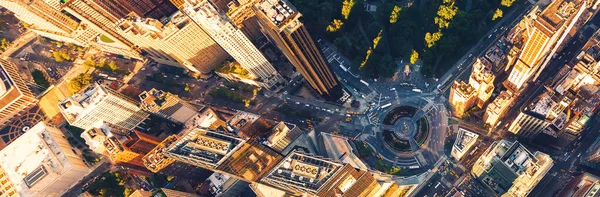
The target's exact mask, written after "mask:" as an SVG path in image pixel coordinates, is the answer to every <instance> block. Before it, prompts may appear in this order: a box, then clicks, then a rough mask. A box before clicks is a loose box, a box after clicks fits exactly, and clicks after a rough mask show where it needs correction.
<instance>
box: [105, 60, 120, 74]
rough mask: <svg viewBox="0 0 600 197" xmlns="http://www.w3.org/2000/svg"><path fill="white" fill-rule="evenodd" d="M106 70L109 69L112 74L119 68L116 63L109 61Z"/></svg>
mask: <svg viewBox="0 0 600 197" xmlns="http://www.w3.org/2000/svg"><path fill="white" fill-rule="evenodd" d="M108 68H110V70H111V71H112V72H115V71H117V70H119V66H117V63H115V62H114V61H110V62H109V63H108Z"/></svg>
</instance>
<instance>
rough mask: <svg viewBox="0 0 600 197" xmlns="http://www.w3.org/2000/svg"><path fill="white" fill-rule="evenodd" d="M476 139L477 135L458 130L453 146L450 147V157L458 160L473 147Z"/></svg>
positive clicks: (461, 129)
mask: <svg viewBox="0 0 600 197" xmlns="http://www.w3.org/2000/svg"><path fill="white" fill-rule="evenodd" d="M478 137H479V135H477V134H476V133H473V132H471V131H467V130H465V129H463V128H459V129H458V134H457V137H456V140H455V141H454V145H452V157H454V159H456V160H460V159H461V158H462V157H463V156H464V155H465V154H466V153H468V152H469V149H471V147H473V145H475V142H477V138H478Z"/></svg>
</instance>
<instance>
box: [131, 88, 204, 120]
mask: <svg viewBox="0 0 600 197" xmlns="http://www.w3.org/2000/svg"><path fill="white" fill-rule="evenodd" d="M139 97H140V100H141V107H142V109H144V110H146V111H147V112H150V113H152V114H155V115H158V116H160V117H162V118H164V119H167V120H170V121H173V122H175V123H179V124H183V123H185V122H186V121H187V120H189V119H190V118H192V117H193V116H195V115H196V114H197V113H198V109H196V107H194V106H192V105H191V104H189V103H187V102H186V101H184V100H183V99H181V98H179V97H178V96H177V95H174V94H171V93H170V92H165V91H162V90H157V89H154V88H152V89H151V90H149V91H144V92H142V93H141V94H140V95H139Z"/></svg>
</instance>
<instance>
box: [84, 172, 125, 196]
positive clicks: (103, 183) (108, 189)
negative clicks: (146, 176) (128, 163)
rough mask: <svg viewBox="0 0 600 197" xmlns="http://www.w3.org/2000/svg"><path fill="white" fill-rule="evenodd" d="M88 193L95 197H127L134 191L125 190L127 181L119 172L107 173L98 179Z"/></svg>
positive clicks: (91, 185)
mask: <svg viewBox="0 0 600 197" xmlns="http://www.w3.org/2000/svg"><path fill="white" fill-rule="evenodd" d="M87 191H88V192H89V193H90V194H92V195H95V196H102V197H109V196H110V197H113V196H116V197H125V196H129V195H130V194H131V193H133V191H132V190H131V189H129V190H127V189H126V188H125V180H123V177H122V174H121V173H119V172H113V173H109V172H105V173H103V174H102V175H101V176H100V177H99V178H98V179H96V180H95V181H94V182H92V183H91V184H90V186H89V187H88V189H87Z"/></svg>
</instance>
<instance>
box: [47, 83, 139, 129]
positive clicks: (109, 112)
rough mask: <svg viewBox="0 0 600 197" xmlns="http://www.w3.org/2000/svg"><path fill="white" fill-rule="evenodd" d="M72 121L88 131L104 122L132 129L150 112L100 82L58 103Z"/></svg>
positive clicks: (70, 122)
mask: <svg viewBox="0 0 600 197" xmlns="http://www.w3.org/2000/svg"><path fill="white" fill-rule="evenodd" d="M58 107H59V109H60V111H61V113H62V114H63V116H64V117H65V119H67V122H69V124H71V125H73V126H75V127H79V128H81V129H84V130H88V129H91V128H94V127H98V126H100V125H102V124H103V123H105V122H106V123H110V124H112V125H114V126H116V127H120V128H122V129H126V130H133V129H134V128H135V127H136V126H138V125H139V124H140V123H142V121H144V120H145V119H146V118H147V117H148V114H147V113H146V112H144V111H142V109H140V107H138V102H137V101H135V100H133V99H131V98H128V97H127V96H125V95H123V94H121V93H119V92H117V91H115V90H112V89H110V88H107V87H102V86H101V85H100V84H97V83H96V84H93V85H91V86H90V87H88V88H87V89H85V90H83V91H82V92H80V93H77V94H75V95H73V96H71V97H69V98H67V99H65V100H64V101H62V102H60V103H59V104H58Z"/></svg>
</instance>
